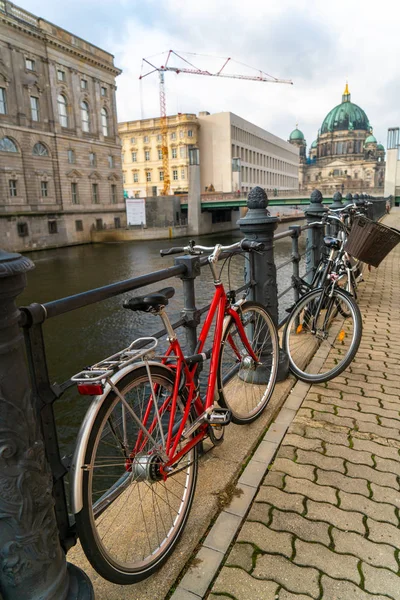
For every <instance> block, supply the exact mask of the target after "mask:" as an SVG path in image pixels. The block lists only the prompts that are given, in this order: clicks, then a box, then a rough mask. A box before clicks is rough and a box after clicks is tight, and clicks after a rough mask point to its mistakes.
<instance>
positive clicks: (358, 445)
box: [353, 436, 400, 462]
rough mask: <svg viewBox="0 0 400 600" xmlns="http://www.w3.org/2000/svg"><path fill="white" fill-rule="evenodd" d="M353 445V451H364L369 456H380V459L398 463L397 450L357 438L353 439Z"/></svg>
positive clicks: (398, 455) (399, 455) (399, 456)
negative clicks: (388, 459)
mask: <svg viewBox="0 0 400 600" xmlns="http://www.w3.org/2000/svg"><path fill="white" fill-rule="evenodd" d="M353 445H354V450H364V451H366V452H369V453H370V454H374V455H376V456H380V457H381V458H390V459H392V460H397V461H400V453H399V449H398V448H394V447H392V446H388V445H383V444H378V443H376V442H373V441H370V440H364V439H360V438H358V437H357V436H354V437H353ZM353 462H354V461H353Z"/></svg>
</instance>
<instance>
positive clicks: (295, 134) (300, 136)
mask: <svg viewBox="0 0 400 600" xmlns="http://www.w3.org/2000/svg"><path fill="white" fill-rule="evenodd" d="M289 140H290V141H293V140H301V141H303V140H304V133H303V132H302V131H300V129H298V128H297V127H296V129H293V131H292V133H291V134H290V136H289Z"/></svg>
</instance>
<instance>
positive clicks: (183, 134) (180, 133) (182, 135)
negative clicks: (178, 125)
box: [179, 129, 185, 139]
mask: <svg viewBox="0 0 400 600" xmlns="http://www.w3.org/2000/svg"><path fill="white" fill-rule="evenodd" d="M184 136H185V132H184V131H183V130H182V129H181V130H180V132H179V137H180V138H181V139H182V138H183V137H184Z"/></svg>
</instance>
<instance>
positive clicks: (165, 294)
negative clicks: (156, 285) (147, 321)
mask: <svg viewBox="0 0 400 600" xmlns="http://www.w3.org/2000/svg"><path fill="white" fill-rule="evenodd" d="M174 294H175V289H174V288H173V287H167V288H163V289H162V290H160V291H159V292H154V294H146V295H145V296H136V297H135V298H130V299H129V300H125V302H124V303H123V305H122V306H123V307H124V308H129V309H130V310H141V311H144V312H147V311H149V310H150V309H151V308H155V309H157V310H159V309H160V307H161V306H167V304H168V298H172V296H173V295H174Z"/></svg>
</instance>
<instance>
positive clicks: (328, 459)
mask: <svg viewBox="0 0 400 600" xmlns="http://www.w3.org/2000/svg"><path fill="white" fill-rule="evenodd" d="M385 224H387V225H392V226H395V227H397V228H398V229H400V211H399V210H394V211H393V212H392V213H391V215H389V216H388V217H387V218H386V220H385ZM361 288H362V292H361V295H360V299H359V304H360V308H361V312H362V314H363V323H364V330H363V337H362V341H361V346H360V349H359V352H358V354H357V356H356V358H355V360H354V362H353V363H352V364H351V366H350V367H349V368H348V369H347V370H346V371H345V372H344V373H342V375H341V376H339V377H337V378H336V379H335V380H333V381H331V382H329V383H326V384H321V385H313V386H311V387H310V388H309V391H308V393H307V394H306V397H305V399H304V401H303V403H302V405H301V407H300V409H299V410H298V412H297V415H296V418H295V420H294V421H293V423H292V425H291V426H290V428H289V430H288V432H287V434H286V435H285V437H284V439H283V442H282V444H281V446H280V448H279V451H278V453H277V455H276V458H275V460H274V462H273V464H272V466H271V467H270V470H269V472H268V474H267V476H266V477H265V479H264V480H263V482H262V485H261V486H260V488H259V491H258V493H257V495H256V496H255V499H254V502H253V504H252V506H251V509H250V511H249V513H248V515H247V518H246V520H245V522H244V523H243V525H242V527H241V529H240V531H239V534H238V536H237V538H236V541H235V543H234V545H233V547H232V549H231V551H230V553H229V554H228V556H227V557H226V560H225V563H224V566H223V568H222V569H221V571H220V573H219V575H218V577H217V579H216V580H215V582H214V585H213V587H212V590H211V593H210V594H209V599H210V600H217V599H218V598H224V597H225V598H226V597H227V598H234V599H235V600H306V599H309V598H314V599H315V600H320V599H323V600H367V599H371V600H372V599H375V600H383V599H384V598H391V599H394V600H400V577H399V575H400V562H399V549H400V529H399V524H400V512H399V509H400V493H399V482H400V450H399V449H400V395H399V394H400V392H399V372H400V319H399V308H400V244H399V245H398V246H397V248H396V249H395V250H393V251H392V252H391V253H390V254H389V256H388V257H387V258H386V259H385V261H384V262H383V263H382V264H381V265H380V267H379V268H378V269H372V271H371V272H370V273H367V276H366V281H365V283H363V284H362V286H361V287H360V289H361Z"/></svg>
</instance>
